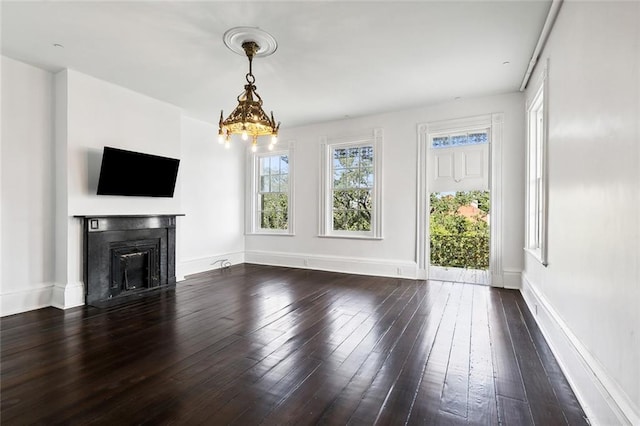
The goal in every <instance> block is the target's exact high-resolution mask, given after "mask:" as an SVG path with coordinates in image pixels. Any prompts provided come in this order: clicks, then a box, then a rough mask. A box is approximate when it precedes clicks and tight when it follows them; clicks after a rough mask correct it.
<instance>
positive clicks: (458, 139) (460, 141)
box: [451, 135, 467, 145]
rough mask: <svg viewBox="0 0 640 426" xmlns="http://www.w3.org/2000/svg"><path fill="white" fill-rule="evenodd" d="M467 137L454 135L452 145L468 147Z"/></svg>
mask: <svg viewBox="0 0 640 426" xmlns="http://www.w3.org/2000/svg"><path fill="white" fill-rule="evenodd" d="M466 144H467V135H453V136H451V145H466Z"/></svg>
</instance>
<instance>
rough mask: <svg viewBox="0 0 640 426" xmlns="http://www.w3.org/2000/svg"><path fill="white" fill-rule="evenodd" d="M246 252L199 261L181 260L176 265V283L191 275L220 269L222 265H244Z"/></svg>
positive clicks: (219, 255) (198, 259)
mask: <svg viewBox="0 0 640 426" xmlns="http://www.w3.org/2000/svg"><path fill="white" fill-rule="evenodd" d="M244 257H245V256H244V252H234V253H222V254H215V255H211V256H207V257H201V258H197V259H187V260H180V261H178V263H177V265H176V281H184V279H185V278H184V277H185V276H187V275H191V274H197V273H200V272H206V271H210V270H212V269H220V268H221V267H222V264H223V263H225V264H226V262H229V263H230V264H231V265H237V264H240V263H244Z"/></svg>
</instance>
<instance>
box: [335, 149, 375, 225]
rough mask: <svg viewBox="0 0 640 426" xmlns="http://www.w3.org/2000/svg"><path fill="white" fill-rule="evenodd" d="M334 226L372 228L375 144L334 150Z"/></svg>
mask: <svg viewBox="0 0 640 426" xmlns="http://www.w3.org/2000/svg"><path fill="white" fill-rule="evenodd" d="M332 173H333V191H332V192H333V229H334V230H336V231H371V211H372V209H373V146H371V145H368V146H360V147H350V148H337V149H334V150H333V158H332Z"/></svg>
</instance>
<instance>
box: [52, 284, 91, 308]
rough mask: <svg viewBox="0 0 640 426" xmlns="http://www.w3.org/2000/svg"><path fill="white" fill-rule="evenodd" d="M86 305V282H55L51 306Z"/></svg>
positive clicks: (70, 306) (73, 306) (71, 306)
mask: <svg viewBox="0 0 640 426" xmlns="http://www.w3.org/2000/svg"><path fill="white" fill-rule="evenodd" d="M82 305H84V283H83V282H81V281H79V282H75V283H67V284H66V285H64V284H57V283H56V284H54V285H53V291H52V293H51V306H53V307H54V308H59V309H69V308H75V307H76V306H82Z"/></svg>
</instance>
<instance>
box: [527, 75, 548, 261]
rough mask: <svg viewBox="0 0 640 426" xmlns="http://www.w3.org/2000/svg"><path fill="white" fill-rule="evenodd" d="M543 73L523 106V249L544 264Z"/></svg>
mask: <svg viewBox="0 0 640 426" xmlns="http://www.w3.org/2000/svg"><path fill="white" fill-rule="evenodd" d="M544 89H545V82H544V76H543V80H542V83H541V84H540V87H539V88H538V90H537V91H536V92H535V96H534V97H533V99H532V100H531V102H529V105H528V109H527V121H528V135H527V247H526V248H527V249H528V250H529V252H530V253H532V254H533V255H534V256H535V257H536V258H537V259H538V260H539V261H540V262H541V263H542V264H544V265H546V209H547V198H546V192H547V191H546V187H547V182H546V158H545V156H546V154H545V153H546V142H547V141H546V126H547V124H546V115H545V99H544V98H545V96H544V92H545V90H544Z"/></svg>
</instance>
